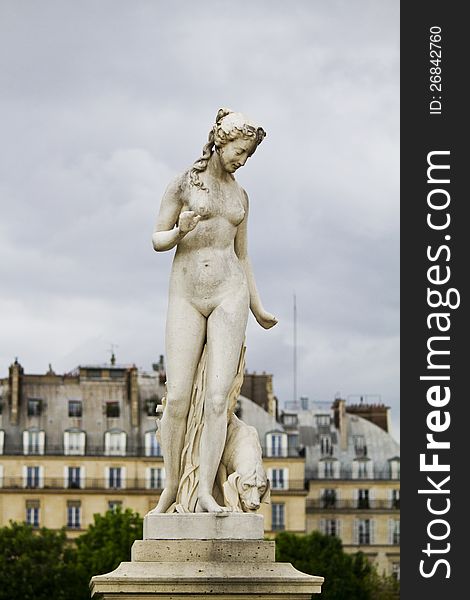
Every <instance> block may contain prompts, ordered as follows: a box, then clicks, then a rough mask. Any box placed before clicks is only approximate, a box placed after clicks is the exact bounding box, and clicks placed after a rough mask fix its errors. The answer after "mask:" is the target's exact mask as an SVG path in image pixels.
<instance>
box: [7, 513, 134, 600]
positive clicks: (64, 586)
mask: <svg viewBox="0 0 470 600" xmlns="http://www.w3.org/2000/svg"><path fill="white" fill-rule="evenodd" d="M141 538H142V518H141V517H140V516H139V515H138V514H137V513H133V512H132V511H131V510H130V509H127V510H125V511H124V512H122V511H120V510H117V511H115V512H111V511H108V512H107V513H106V514H105V515H98V514H96V515H94V523H93V524H92V525H90V527H89V528H88V530H87V531H86V532H85V533H84V534H82V535H81V536H79V537H78V538H77V539H76V540H75V542H76V543H74V542H72V541H68V540H67V538H66V535H65V530H61V531H59V532H57V531H53V530H50V529H46V528H42V529H33V528H32V527H31V526H30V525H24V524H19V523H10V526H8V527H3V528H0V582H1V583H0V600H52V599H53V600H89V599H90V590H89V582H90V579H91V578H92V577H93V575H100V574H102V573H108V572H109V571H112V570H113V569H115V568H116V567H117V566H118V565H119V563H121V562H122V561H126V560H130V549H131V546H132V544H133V542H134V540H136V539H141Z"/></svg>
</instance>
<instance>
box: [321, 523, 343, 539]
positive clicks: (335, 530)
mask: <svg viewBox="0 0 470 600" xmlns="http://www.w3.org/2000/svg"><path fill="white" fill-rule="evenodd" d="M320 531H321V533H323V534H324V535H330V536H333V537H339V521H338V519H320Z"/></svg>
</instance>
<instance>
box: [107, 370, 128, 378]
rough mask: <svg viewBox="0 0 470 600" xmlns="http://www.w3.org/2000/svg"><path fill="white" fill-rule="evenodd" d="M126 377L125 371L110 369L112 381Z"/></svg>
mask: <svg viewBox="0 0 470 600" xmlns="http://www.w3.org/2000/svg"><path fill="white" fill-rule="evenodd" d="M125 375H126V372H125V371H124V369H110V370H109V376H110V377H111V379H123V378H124V377H125Z"/></svg>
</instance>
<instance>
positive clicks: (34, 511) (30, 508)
mask: <svg viewBox="0 0 470 600" xmlns="http://www.w3.org/2000/svg"><path fill="white" fill-rule="evenodd" d="M39 507H40V504H39V500H27V501H26V523H27V525H31V526H32V527H39Z"/></svg>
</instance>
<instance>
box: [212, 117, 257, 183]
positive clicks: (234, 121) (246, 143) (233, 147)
mask: <svg viewBox="0 0 470 600" xmlns="http://www.w3.org/2000/svg"><path fill="white" fill-rule="evenodd" d="M212 132H213V136H214V146H215V151H216V152H217V153H218V155H219V158H220V161H221V163H222V166H223V167H224V168H225V170H226V171H228V172H229V173H233V172H234V171H236V170H237V169H238V168H239V167H242V166H243V165H244V164H245V163H246V161H247V160H248V158H249V157H250V156H251V155H252V154H253V153H254V151H255V150H256V148H257V147H258V144H260V143H261V142H262V140H263V138H264V137H265V135H266V133H265V131H264V129H263V128H262V127H258V126H257V125H255V124H254V123H253V122H251V121H250V120H249V119H247V117H245V115H242V113H237V112H232V111H230V110H228V109H226V108H221V109H220V110H219V112H218V113H217V118H216V122H215V125H214V127H213V128H212Z"/></svg>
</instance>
